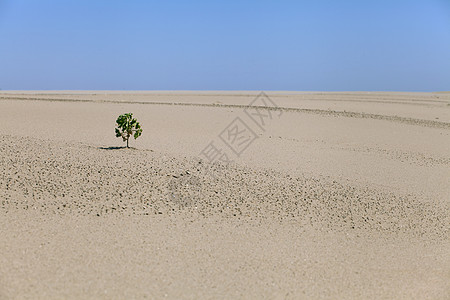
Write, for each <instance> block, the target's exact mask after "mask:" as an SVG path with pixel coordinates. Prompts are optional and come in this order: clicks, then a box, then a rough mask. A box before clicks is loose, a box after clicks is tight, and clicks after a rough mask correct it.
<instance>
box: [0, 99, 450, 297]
mask: <svg viewBox="0 0 450 300" xmlns="http://www.w3.org/2000/svg"><path fill="white" fill-rule="evenodd" d="M125 112H133V113H134V115H135V117H137V118H138V120H139V121H140V122H141V125H142V126H143V129H144V132H143V135H142V136H141V137H140V138H139V139H138V140H131V142H130V144H131V146H132V148H130V149H125V148H123V142H122V140H120V139H117V138H115V136H114V122H115V119H116V118H117V116H118V115H119V114H121V113H125ZM0 137H1V139H2V142H1V143H0V299H61V298H64V299H98V298H104V299H126V298H158V299H159V298H167V299H199V298H200V299H202V298H208V299H235V298H252V299H259V298H269V299H273V298H277V299H299V298H300V299H302V298H303V299H319V298H320V299H412V298H414V299H450V93H448V92H441V93H387V92H386V93H381V92H376V93H375V92H372V93H371V92H348V93H345V92H340V93H319V92H268V93H267V95H264V94H259V93H258V92H222V91H210V92H194V91H191V92H175V91H174V92H168V91H160V92H158V91H154V92H145V91H134V92H119V91H1V92H0Z"/></svg>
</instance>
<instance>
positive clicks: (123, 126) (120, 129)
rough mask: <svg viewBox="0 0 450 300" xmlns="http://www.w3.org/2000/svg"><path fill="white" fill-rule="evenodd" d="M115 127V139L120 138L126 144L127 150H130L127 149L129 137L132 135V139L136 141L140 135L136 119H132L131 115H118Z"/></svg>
mask: <svg viewBox="0 0 450 300" xmlns="http://www.w3.org/2000/svg"><path fill="white" fill-rule="evenodd" d="M116 126H117V128H116V137H122V139H123V141H124V142H125V141H126V142H127V148H130V147H128V140H129V139H130V136H132V135H133V136H134V139H137V138H138V137H140V136H141V134H142V128H141V125H139V122H138V121H137V120H136V119H133V114H132V113H127V114H123V115H120V116H119V117H118V118H117V120H116Z"/></svg>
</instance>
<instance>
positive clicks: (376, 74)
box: [0, 0, 450, 91]
mask: <svg viewBox="0 0 450 300" xmlns="http://www.w3.org/2000/svg"><path fill="white" fill-rule="evenodd" d="M0 88H2V89H4V90H6V89H107V90H120V89H125V90H307V91H311V90H316V91H353V90H368V91H369V90H370V91H439V90H450V0H404V1H403V0H367V1H363V0H359V1H356V0H349V1H345V0H342V1H336V0H334V1H333V0H315V1H312V0H311V1H283V0H280V1H275V0H274V1H264V0H260V1H246V0H241V1H235V0H229V1H223V0H222V1H214V0H210V1H195V0H193V1H177V0H174V1H138V0H134V1H133V0H130V1H113V0H109V1H106V0H98V1H94V0H76V1H70V0H65V1H61V0H59V1H56V0H40V1H35V0H34V1H32V0H0Z"/></svg>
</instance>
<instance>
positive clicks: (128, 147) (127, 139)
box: [127, 138, 130, 148]
mask: <svg viewBox="0 0 450 300" xmlns="http://www.w3.org/2000/svg"><path fill="white" fill-rule="evenodd" d="M129 139H130V138H127V148H130V147H128V140H129Z"/></svg>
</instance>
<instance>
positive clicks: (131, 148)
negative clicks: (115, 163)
mask: <svg viewBox="0 0 450 300" xmlns="http://www.w3.org/2000/svg"><path fill="white" fill-rule="evenodd" d="M98 149H100V150H122V149H130V150H136V148H133V147H130V148H127V147H98Z"/></svg>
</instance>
